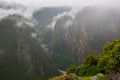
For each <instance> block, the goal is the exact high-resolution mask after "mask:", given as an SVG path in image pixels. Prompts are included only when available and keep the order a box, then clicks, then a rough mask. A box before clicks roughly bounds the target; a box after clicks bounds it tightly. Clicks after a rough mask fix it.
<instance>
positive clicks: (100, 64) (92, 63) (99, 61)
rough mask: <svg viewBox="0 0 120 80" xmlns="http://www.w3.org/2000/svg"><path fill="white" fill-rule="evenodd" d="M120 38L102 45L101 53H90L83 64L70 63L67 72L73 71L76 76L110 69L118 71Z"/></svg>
mask: <svg viewBox="0 0 120 80" xmlns="http://www.w3.org/2000/svg"><path fill="white" fill-rule="evenodd" d="M119 66H120V40H115V41H112V42H110V43H108V44H106V45H105V46H104V49H103V53H102V54H100V55H98V56H96V55H94V54H90V55H89V56H88V57H87V58H86V59H85V61H84V63H83V64H81V65H80V66H78V67H76V66H74V65H71V66H70V67H69V68H68V69H67V74H70V73H75V74H76V75H78V76H93V75H96V74H98V73H103V74H105V73H108V72H111V71H114V72H118V73H120V70H119V68H120V67H119Z"/></svg>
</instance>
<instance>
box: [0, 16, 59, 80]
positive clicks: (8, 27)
mask: <svg viewBox="0 0 120 80" xmlns="http://www.w3.org/2000/svg"><path fill="white" fill-rule="evenodd" d="M29 23H30V22H29V20H27V19H25V18H23V17H22V16H19V15H12V16H8V17H6V18H4V19H2V20H1V21H0V79H2V80H16V79H17V80H22V79H25V80H34V79H36V80H40V79H41V80H43V79H44V80H45V79H47V78H48V77H51V76H54V75H55V74H57V72H56V71H57V69H56V67H55V66H54V65H53V64H52V62H51V60H50V59H49V58H48V56H47V55H46V53H45V52H44V50H43V49H42V47H41V43H40V41H39V39H38V37H37V33H36V31H35V29H34V27H33V26H31V25H30V24H29ZM55 69H56V70H55Z"/></svg>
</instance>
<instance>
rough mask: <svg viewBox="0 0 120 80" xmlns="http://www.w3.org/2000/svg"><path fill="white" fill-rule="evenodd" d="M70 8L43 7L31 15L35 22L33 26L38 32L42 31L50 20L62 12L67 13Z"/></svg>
mask: <svg viewBox="0 0 120 80" xmlns="http://www.w3.org/2000/svg"><path fill="white" fill-rule="evenodd" d="M70 10H71V8H69V7H44V8H42V9H40V10H37V11H35V12H34V13H33V18H34V20H35V26H36V28H37V30H38V32H39V33H40V32H42V31H44V29H45V28H46V27H47V25H48V24H50V23H51V22H52V19H53V18H54V17H55V16H57V15H58V14H61V13H63V12H69V11H70Z"/></svg>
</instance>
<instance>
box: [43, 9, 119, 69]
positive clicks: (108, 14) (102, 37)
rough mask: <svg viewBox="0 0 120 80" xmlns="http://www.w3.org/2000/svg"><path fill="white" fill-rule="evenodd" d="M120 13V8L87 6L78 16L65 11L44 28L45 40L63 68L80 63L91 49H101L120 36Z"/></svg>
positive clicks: (94, 50)
mask: <svg viewBox="0 0 120 80" xmlns="http://www.w3.org/2000/svg"><path fill="white" fill-rule="evenodd" d="M119 13H120V12H119V10H118V9H103V8H96V7H86V8H83V9H82V10H81V11H79V12H78V13H77V14H75V15H74V17H72V16H71V15H69V14H64V15H62V16H61V17H59V18H58V19H57V20H56V21H53V23H54V26H53V25H51V26H52V28H50V27H48V28H46V29H45V30H44V32H43V33H42V35H41V39H42V43H43V44H44V45H45V46H46V48H48V50H49V53H48V55H50V56H51V57H52V59H53V61H54V62H55V64H56V65H57V66H58V67H59V68H61V69H64V67H65V66H68V65H70V64H80V63H82V62H83V60H84V58H85V57H86V56H87V55H88V54H89V53H91V52H93V53H100V52H101V51H102V46H103V45H104V44H105V43H107V42H109V41H111V40H113V39H119V38H120V36H119V30H120V27H119V26H120V23H119V22H120V14H119ZM48 37H49V38H48ZM63 62H64V63H63Z"/></svg>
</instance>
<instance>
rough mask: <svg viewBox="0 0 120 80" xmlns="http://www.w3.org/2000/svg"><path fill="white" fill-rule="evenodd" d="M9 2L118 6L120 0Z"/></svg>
mask: <svg viewBox="0 0 120 80" xmlns="http://www.w3.org/2000/svg"><path fill="white" fill-rule="evenodd" d="M4 1H8V2H16V3H21V4H24V5H27V6H29V7H31V8H32V7H34V8H36V7H43V6H88V5H101V6H116V5H117V6H118V5H120V0H4Z"/></svg>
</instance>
